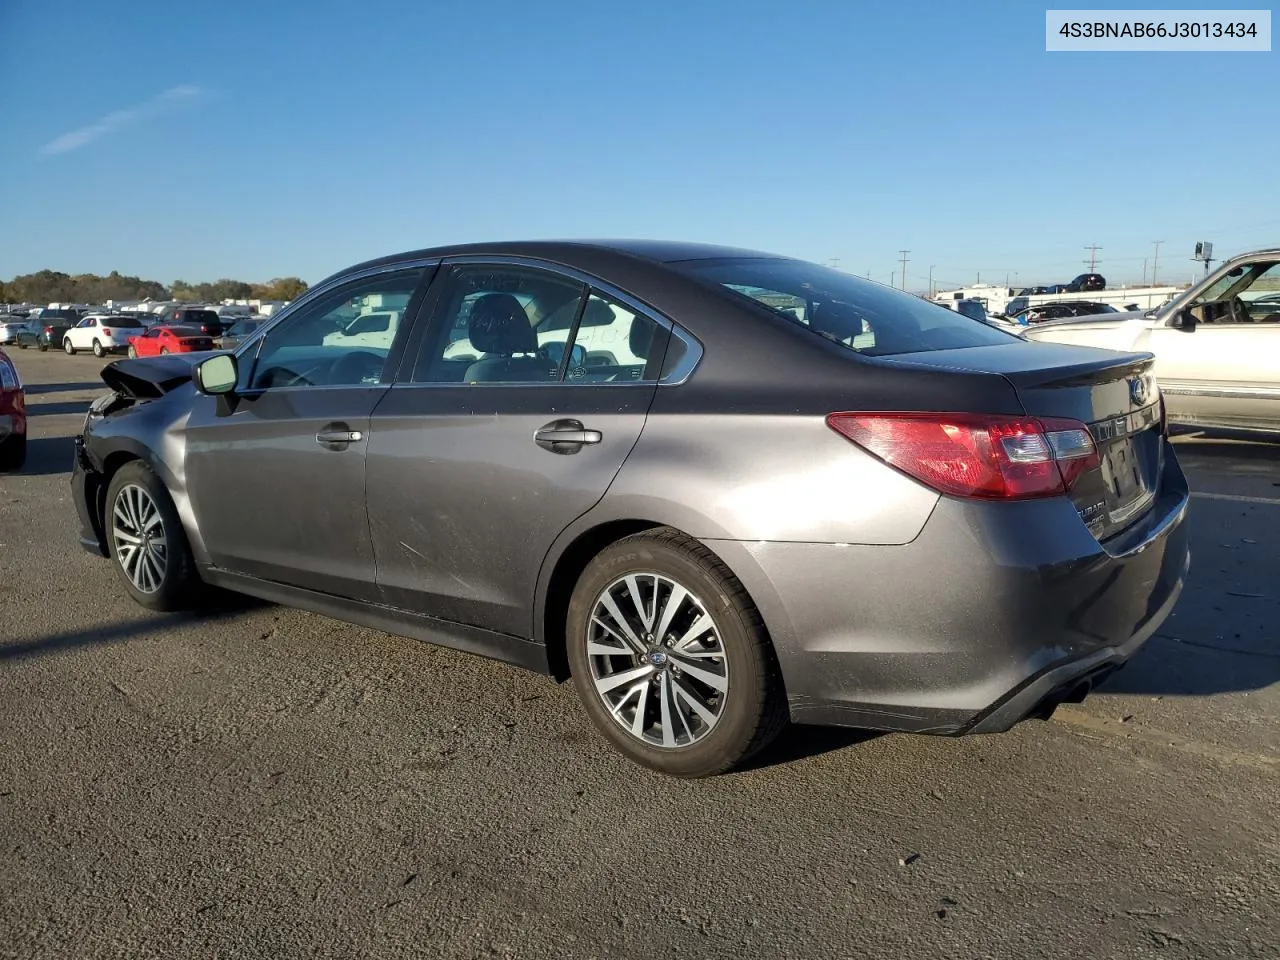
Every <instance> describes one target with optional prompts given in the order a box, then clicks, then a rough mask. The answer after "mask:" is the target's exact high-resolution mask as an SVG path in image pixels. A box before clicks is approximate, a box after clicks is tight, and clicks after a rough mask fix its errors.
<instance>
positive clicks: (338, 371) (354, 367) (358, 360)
mask: <svg viewBox="0 0 1280 960" xmlns="http://www.w3.org/2000/svg"><path fill="white" fill-rule="evenodd" d="M384 365H385V361H384V360H383V358H382V357H380V356H378V355H377V354H376V353H369V352H368V351H366V350H353V351H352V352H351V353H348V354H346V355H344V356H342V357H339V358H338V359H337V360H335V361H334V364H333V366H332V367H330V368H329V383H330V384H355V383H364V382H365V381H367V380H377V379H379V378H380V377H381V376H382V368H383V366H384Z"/></svg>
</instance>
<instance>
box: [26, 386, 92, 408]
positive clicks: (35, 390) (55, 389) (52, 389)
mask: <svg viewBox="0 0 1280 960" xmlns="http://www.w3.org/2000/svg"><path fill="white" fill-rule="evenodd" d="M108 389H109V387H107V385H106V384H105V383H103V382H102V381H101V380H87V381H79V382H76V383H37V384H28V385H27V386H26V387H24V388H23V390H24V392H25V393H26V395H27V396H29V397H34V396H38V395H39V394H42V393H70V392H71V391H72V390H101V391H103V392H104V393H105V392H106V391H107V390H108ZM88 404H89V401H88V400H86V401H85V405H86V406H87V405H88Z"/></svg>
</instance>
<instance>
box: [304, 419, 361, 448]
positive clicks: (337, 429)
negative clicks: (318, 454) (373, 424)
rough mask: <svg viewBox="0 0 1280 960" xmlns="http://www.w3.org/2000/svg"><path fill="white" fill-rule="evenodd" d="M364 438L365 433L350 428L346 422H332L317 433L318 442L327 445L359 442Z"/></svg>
mask: <svg viewBox="0 0 1280 960" xmlns="http://www.w3.org/2000/svg"><path fill="white" fill-rule="evenodd" d="M363 439H364V434H363V433H361V432H360V431H359V430H352V429H350V428H348V427H347V425H346V424H345V423H334V424H330V425H329V426H327V427H325V428H324V429H323V430H321V431H320V432H319V433H317V434H316V443H318V444H320V445H321V446H325V447H332V446H338V445H344V444H348V443H359V442H360V441H361V440H363Z"/></svg>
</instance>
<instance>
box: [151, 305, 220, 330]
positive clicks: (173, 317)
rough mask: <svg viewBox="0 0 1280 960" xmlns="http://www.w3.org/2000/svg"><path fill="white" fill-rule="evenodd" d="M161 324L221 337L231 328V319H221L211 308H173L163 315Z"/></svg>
mask: <svg viewBox="0 0 1280 960" xmlns="http://www.w3.org/2000/svg"><path fill="white" fill-rule="evenodd" d="M161 322H163V323H168V324H171V325H174V326H180V327H192V328H194V329H196V330H199V331H200V332H201V333H202V334H204V335H205V336H206V337H220V336H222V334H223V333H224V332H225V331H226V329H227V328H228V327H229V326H231V323H232V320H231V318H230V317H226V318H223V317H219V316H218V314H217V311H215V310H212V309H210V308H209V307H173V308H172V309H170V310H166V311H165V312H164V313H163V314H161Z"/></svg>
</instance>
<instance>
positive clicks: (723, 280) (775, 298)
mask: <svg viewBox="0 0 1280 960" xmlns="http://www.w3.org/2000/svg"><path fill="white" fill-rule="evenodd" d="M673 266H675V267H677V268H679V269H682V270H685V271H687V272H689V273H692V274H694V275H696V276H700V277H703V278H705V279H707V280H711V281H713V282H715V283H719V284H721V285H722V286H723V287H725V288H726V289H728V290H730V291H732V292H733V293H734V294H736V295H738V296H741V297H745V298H750V299H751V300H753V301H755V302H756V303H759V304H763V305H764V306H765V307H768V308H769V309H770V310H772V311H774V312H775V313H776V314H777V315H778V316H781V317H785V318H786V319H787V320H790V321H792V322H793V323H796V324H799V325H802V326H805V327H808V328H809V329H810V330H812V331H813V332H814V333H817V334H820V335H821V336H824V337H826V338H827V339H828V340H833V341H835V342H836V343H839V344H841V345H842V346H845V347H848V348H849V349H851V350H854V351H856V352H858V353H861V354H866V355H867V356H873V357H883V356H889V355H892V354H896V353H919V352H923V351H930V350H950V349H955V348H959V347H982V346H988V345H993V344H1005V343H1010V342H1021V341H1020V340H1019V338H1018V337H1016V336H1014V335H1013V334H1010V333H1005V332H1004V331H1001V330H997V329H995V328H994V327H991V326H988V325H987V324H985V323H981V322H979V321H977V320H973V319H971V318H969V317H966V316H963V315H962V314H959V313H956V312H955V311H952V310H948V309H947V308H946V307H940V306H938V305H937V304H935V303H930V302H929V301H927V300H923V299H921V298H920V297H914V296H911V295H910V294H908V293H903V292H902V291H899V290H893V289H890V288H888V287H883V286H881V285H880V284H878V283H872V282H871V281H869V280H860V279H859V278H857V277H854V276H851V275H849V274H847V273H842V272H840V271H839V270H833V269H831V268H830V267H820V266H818V265H817V264H813V263H806V262H805V261H802V260H773V259H741V260H689V261H684V262H682V263H677V264H673Z"/></svg>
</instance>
